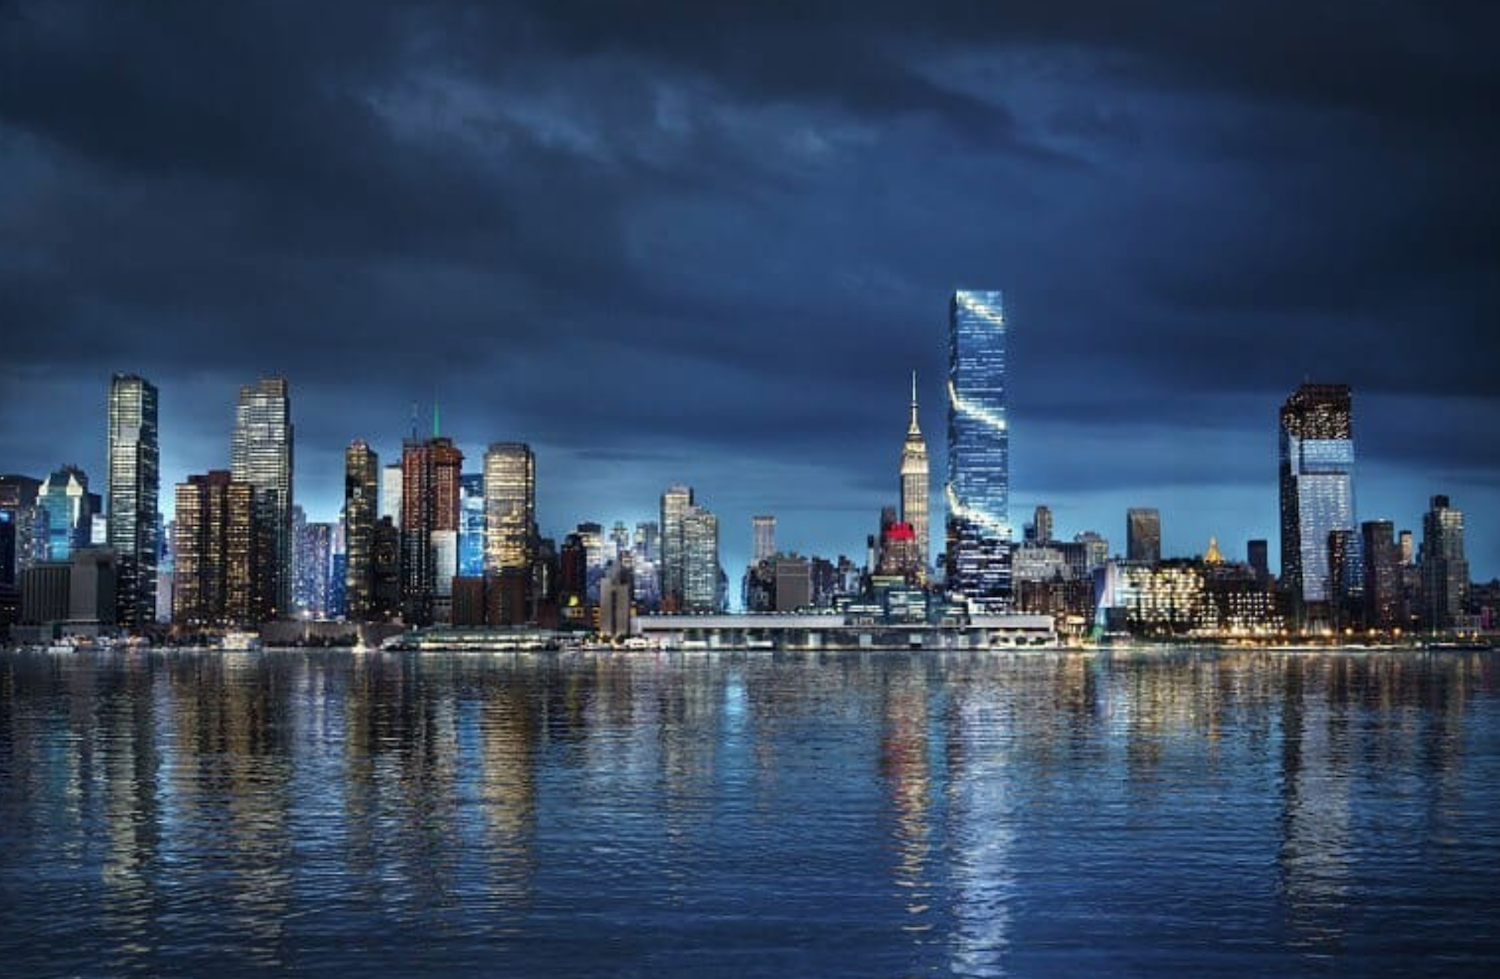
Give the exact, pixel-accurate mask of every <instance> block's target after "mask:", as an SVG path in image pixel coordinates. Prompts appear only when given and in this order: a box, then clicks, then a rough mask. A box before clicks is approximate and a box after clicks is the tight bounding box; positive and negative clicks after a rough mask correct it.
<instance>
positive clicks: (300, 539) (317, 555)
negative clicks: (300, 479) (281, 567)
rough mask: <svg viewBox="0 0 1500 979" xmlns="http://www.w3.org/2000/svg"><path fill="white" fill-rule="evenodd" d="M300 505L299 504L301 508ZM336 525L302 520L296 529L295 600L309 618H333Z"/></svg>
mask: <svg viewBox="0 0 1500 979" xmlns="http://www.w3.org/2000/svg"><path fill="white" fill-rule="evenodd" d="M299 509H300V508H299ZM333 531H334V525H333V524H331V523H323V522H318V521H307V520H303V521H301V522H300V524H299V526H298V529H297V562H296V568H297V580H296V586H295V589H294V593H295V594H294V602H293V604H294V605H295V607H296V609H297V611H298V612H299V613H300V614H301V615H303V616H305V617H306V618H310V619H316V620H319V621H322V620H325V619H328V618H331V617H332V616H331V615H330V609H331V606H332V596H331V594H330V588H329V585H330V582H331V580H332V575H333V537H334V533H333Z"/></svg>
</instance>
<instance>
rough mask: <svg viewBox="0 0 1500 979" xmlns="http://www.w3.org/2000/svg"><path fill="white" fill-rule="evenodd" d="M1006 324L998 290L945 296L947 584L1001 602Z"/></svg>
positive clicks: (968, 595)
mask: <svg viewBox="0 0 1500 979" xmlns="http://www.w3.org/2000/svg"><path fill="white" fill-rule="evenodd" d="M1006 330H1007V324H1006V320H1005V316H1004V311H1003V304H1002V299H1001V294H1000V293H999V292H998V291H978V290H960V291H958V292H955V293H954V294H953V297H952V300H951V302H950V304H949V334H948V337H949V343H948V482H947V488H946V496H947V503H948V526H947V552H946V553H947V576H946V577H947V587H948V591H949V592H950V593H951V594H952V595H953V596H954V597H955V598H958V599H961V600H964V601H967V602H969V603H970V604H971V605H972V606H974V607H976V608H977V609H981V610H989V609H997V610H998V609H1002V608H1004V607H1005V606H1006V604H1007V602H1008V600H1009V598H1010V592H1011V578H1010V542H1011V538H1012V533H1011V526H1010V435H1009V430H1008V423H1007V418H1006V387H1005V374H1006V366H1005V347H1006V343H1005V340H1006Z"/></svg>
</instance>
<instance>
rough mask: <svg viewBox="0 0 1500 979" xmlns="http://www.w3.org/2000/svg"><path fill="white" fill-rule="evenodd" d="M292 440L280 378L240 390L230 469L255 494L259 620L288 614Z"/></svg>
mask: <svg viewBox="0 0 1500 979" xmlns="http://www.w3.org/2000/svg"><path fill="white" fill-rule="evenodd" d="M292 437H293V432H292V401H291V396H290V393H289V391H288V387H287V382H286V379H285V378H280V377H268V378H263V379H261V380H259V381H257V382H256V383H254V384H247V385H245V386H243V387H241V388H240V397H239V402H238V404H237V405H236V407H235V414H234V436H233V439H232V440H231V443H230V455H229V468H230V474H231V476H232V477H233V479H234V480H235V481H236V482H240V483H248V484H250V486H251V487H253V488H254V490H255V520H256V529H255V533H256V538H257V541H258V546H257V547H256V549H255V550H256V554H255V569H254V573H253V578H254V582H253V598H252V602H253V604H254V614H255V617H256V618H257V619H260V620H271V619H276V618H280V617H283V616H285V615H287V614H289V612H290V610H291V608H292V590H293V581H292V573H293V562H294V561H295V553H294V551H295V540H294V536H293V529H292V441H293V438H292Z"/></svg>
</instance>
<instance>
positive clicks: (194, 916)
mask: <svg viewBox="0 0 1500 979" xmlns="http://www.w3.org/2000/svg"><path fill="white" fill-rule="evenodd" d="M281 970H295V971H297V972H300V973H302V974H306V975H353V974H359V973H368V974H371V975H381V976H385V975H412V974H462V975H505V976H585V975H609V976H616V975H618V976H653V977H655V976H705V975H746V976H777V977H785V976H820V977H821V976H922V975H938V976H943V975H975V976H990V975H996V976H998V975H1035V976H1053V975H1073V974H1095V975H1159V974H1175V975H1191V976H1203V975H1210V974H1231V975H1234V974H1238V975H1244V974H1257V975H1274V976H1285V975H1332V974H1340V975H1343V974H1358V975H1377V974H1383V975H1401V976H1406V975H1414V974H1444V975H1451V974H1476V975H1478V974H1495V971H1494V970H1500V655H1497V654H1488V653H1467V652H1438V653H1411V652H1407V653H1373V652H1372V653H1357V652H1351V653H1274V652H1223V651H1211V650H1199V651H1191V650H1189V651H1179V652H1171V653H1149V654H1124V653H1114V654H1108V653H1100V654H1092V653H1090V654H1075V653H1024V654H1000V655H996V654H988V653H986V654H966V653H963V654H954V653H864V654H861V653H848V654H833V653H824V654H808V655H796V654H770V653H728V652H726V653H715V654H704V653H690V654H681V655H666V654H662V655H644V656H642V655H610V654H589V653H579V654H561V655H558V654H503V655H487V654H464V655H443V654H431V653H423V654H399V655H398V654H367V655H356V654H352V653H348V652H294V651H268V652H264V653H244V654H225V653H218V652H152V653H146V654H140V653H136V654H125V653H118V654H110V653H100V654H78V655H56V654H47V653H14V652H13V653H6V654H0V974H4V975H15V976H45V975H79V974H81V975H109V976H115V975H128V974H149V975H191V976H224V975H235V974H245V973H260V972H266V971H281Z"/></svg>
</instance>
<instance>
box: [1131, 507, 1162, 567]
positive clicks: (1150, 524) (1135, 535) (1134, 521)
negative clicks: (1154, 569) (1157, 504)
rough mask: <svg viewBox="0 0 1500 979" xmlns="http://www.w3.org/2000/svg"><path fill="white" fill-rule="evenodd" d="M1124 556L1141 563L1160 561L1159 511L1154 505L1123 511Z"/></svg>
mask: <svg viewBox="0 0 1500 979" xmlns="http://www.w3.org/2000/svg"><path fill="white" fill-rule="evenodd" d="M1125 558H1126V560H1129V561H1137V562H1140V563H1142V564H1156V563H1158V562H1159V561H1161V511H1159V510H1157V509H1156V508H1154V507H1131V508H1130V509H1129V510H1126V511H1125Z"/></svg>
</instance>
